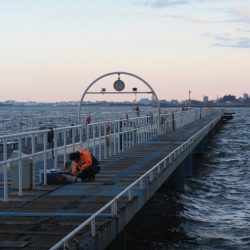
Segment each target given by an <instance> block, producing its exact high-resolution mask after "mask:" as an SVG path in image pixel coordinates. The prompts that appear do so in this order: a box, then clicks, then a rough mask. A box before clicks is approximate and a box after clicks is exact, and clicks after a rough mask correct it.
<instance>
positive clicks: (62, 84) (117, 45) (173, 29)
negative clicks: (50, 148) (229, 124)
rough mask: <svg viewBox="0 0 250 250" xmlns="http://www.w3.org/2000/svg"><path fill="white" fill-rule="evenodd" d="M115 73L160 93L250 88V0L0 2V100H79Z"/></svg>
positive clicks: (197, 95)
mask: <svg viewBox="0 0 250 250" xmlns="http://www.w3.org/2000/svg"><path fill="white" fill-rule="evenodd" d="M113 71H126V72H130V73H133V74H136V75H138V76H140V77H142V78H143V79H145V80H146V81H147V82H148V83H149V84H150V85H151V86H152V87H153V89H154V90H155V92H156V94H157V95H158V97H159V98H160V99H166V100H171V99H178V100H183V99H187V98H188V91H189V90H191V98H192V99H197V100H202V96H203V95H207V96H209V99H216V97H217V96H218V97H221V96H223V95H226V94H232V95H236V97H239V96H242V95H243V93H248V94H250V0H91V1H87V0H0V86H1V90H0V101H5V100H16V101H28V100H32V101H42V102H54V101H70V100H73V101H78V100H80V98H81V95H82V93H83V91H84V90H85V89H86V87H87V86H88V85H89V84H90V83H91V82H92V81H93V80H95V79H96V78H97V77H99V76H101V75H102V74H105V73H109V72H113ZM115 79H116V76H113V77H109V78H107V79H105V80H103V81H100V82H99V86H98V89H100V88H101V87H106V88H107V90H109V89H110V90H112V84H113V82H114V80H115ZM123 79H124V81H125V84H132V85H133V86H135V87H136V86H137V83H138V81H137V80H136V79H133V78H131V77H124V78H123ZM138 84H139V83H138ZM126 86H128V85H126ZM138 86H141V85H140V84H139V85H138ZM96 87H97V85H96ZM140 88H143V86H142V87H140ZM139 90H140V89H139ZM145 97H146V96H140V97H139V98H145ZM147 97H149V96H147ZM99 98H101V97H99V96H96V97H95V99H99ZM111 98H113V97H112V96H111ZM119 98H120V99H122V98H124V96H122V97H121V96H120V97H119ZM149 98H150V97H149ZM106 99H107V97H106ZM127 99H128V100H131V99H133V98H132V97H127Z"/></svg>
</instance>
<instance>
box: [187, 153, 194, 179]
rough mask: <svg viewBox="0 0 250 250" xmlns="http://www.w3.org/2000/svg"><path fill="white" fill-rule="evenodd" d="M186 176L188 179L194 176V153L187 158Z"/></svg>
mask: <svg viewBox="0 0 250 250" xmlns="http://www.w3.org/2000/svg"><path fill="white" fill-rule="evenodd" d="M185 175H186V177H192V176H193V157H192V153H191V154H189V155H188V156H187V158H186V159H185Z"/></svg>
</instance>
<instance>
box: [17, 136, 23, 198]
mask: <svg viewBox="0 0 250 250" xmlns="http://www.w3.org/2000/svg"><path fill="white" fill-rule="evenodd" d="M18 149H19V160H18V181H19V183H18V184H19V186H18V195H19V196H22V194H23V192H22V191H23V190H22V189H23V173H22V172H23V171H22V159H21V158H22V140H21V136H19V137H18Z"/></svg>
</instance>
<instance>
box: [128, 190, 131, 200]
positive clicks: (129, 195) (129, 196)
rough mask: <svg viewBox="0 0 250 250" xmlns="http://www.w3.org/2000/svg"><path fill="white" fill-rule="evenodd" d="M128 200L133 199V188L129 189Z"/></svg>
mask: <svg viewBox="0 0 250 250" xmlns="http://www.w3.org/2000/svg"><path fill="white" fill-rule="evenodd" d="M128 200H129V201H131V200H132V190H131V188H130V189H129V190H128Z"/></svg>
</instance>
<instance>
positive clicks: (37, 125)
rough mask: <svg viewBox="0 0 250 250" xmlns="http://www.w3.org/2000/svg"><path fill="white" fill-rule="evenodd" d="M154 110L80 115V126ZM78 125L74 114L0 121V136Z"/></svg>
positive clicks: (153, 110)
mask: <svg viewBox="0 0 250 250" xmlns="http://www.w3.org/2000/svg"><path fill="white" fill-rule="evenodd" d="M155 112H156V109H143V110H141V111H140V112H139V113H137V112H136V111H125V110H123V111H122V112H95V113H89V114H88V113H86V114H81V120H80V121H81V124H83V125H84V124H88V123H89V122H90V121H91V122H100V121H107V120H115V119H126V118H129V119H130V118H135V117H138V116H145V115H148V114H149V113H155ZM76 124H78V118H77V117H76V114H75V115H74V116H69V117H62V116H43V117H29V118H20V117H16V118H13V119H0V135H7V134H13V133H17V132H26V131H31V130H42V129H46V128H49V127H52V128H55V127H65V126H72V125H76Z"/></svg>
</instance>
